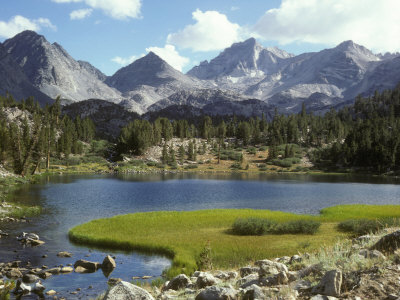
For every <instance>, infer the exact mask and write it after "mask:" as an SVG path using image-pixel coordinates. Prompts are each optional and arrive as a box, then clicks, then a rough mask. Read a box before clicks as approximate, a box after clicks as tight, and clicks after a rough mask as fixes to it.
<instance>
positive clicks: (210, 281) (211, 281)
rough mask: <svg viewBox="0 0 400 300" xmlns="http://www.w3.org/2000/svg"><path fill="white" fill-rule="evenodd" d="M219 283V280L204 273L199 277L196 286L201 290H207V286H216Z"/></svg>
mask: <svg viewBox="0 0 400 300" xmlns="http://www.w3.org/2000/svg"><path fill="white" fill-rule="evenodd" d="M218 282H219V280H218V279H217V278H215V277H214V276H213V275H211V274H210V273H207V272H202V273H201V274H200V275H199V276H198V277H197V281H196V286H197V287H198V288H199V289H202V288H205V287H206V286H211V285H215V284H217V283H218Z"/></svg>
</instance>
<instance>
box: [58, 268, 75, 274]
mask: <svg viewBox="0 0 400 300" xmlns="http://www.w3.org/2000/svg"><path fill="white" fill-rule="evenodd" d="M73 271H74V268H72V267H63V268H61V273H71V272H73Z"/></svg>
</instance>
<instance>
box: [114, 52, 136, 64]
mask: <svg viewBox="0 0 400 300" xmlns="http://www.w3.org/2000/svg"><path fill="white" fill-rule="evenodd" d="M136 58H137V56H136V55H132V56H129V57H121V56H116V57H114V58H112V59H111V61H113V62H115V63H117V64H119V65H120V66H126V65H129V64H130V63H132V62H133V61H134V60H135V59H136Z"/></svg>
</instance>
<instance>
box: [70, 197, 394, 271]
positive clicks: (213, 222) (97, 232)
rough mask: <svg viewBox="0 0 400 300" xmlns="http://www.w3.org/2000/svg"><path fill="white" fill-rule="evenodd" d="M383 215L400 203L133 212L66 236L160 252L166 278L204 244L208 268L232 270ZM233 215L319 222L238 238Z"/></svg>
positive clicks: (194, 262) (302, 248)
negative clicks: (309, 209)
mask: <svg viewBox="0 0 400 300" xmlns="http://www.w3.org/2000/svg"><path fill="white" fill-rule="evenodd" d="M383 217H400V206H396V205H382V206H375V205H340V206H335V207H330V208H326V209H323V210H322V211H321V214H320V215H318V216H310V215H296V214H292V213H285V212H280V211H270V210H252V209H215V210H200V211H185V212H176V211H160V212H147V213H135V214H128V215H120V216H115V217H112V218H106V219H98V220H93V221H90V222H88V223H85V224H82V225H79V226H76V227H74V228H72V229H71V230H70V232H69V236H70V239H71V240H72V241H74V242H76V243H80V244H84V245H91V246H99V247H106V248H113V249H120V250H139V251H144V252H147V253H158V254H164V255H166V256H168V257H169V258H171V260H172V265H171V267H170V268H169V269H168V270H167V271H166V276H167V277H169V278H170V277H172V276H174V275H177V274H180V273H186V274H190V273H192V272H193V271H194V270H196V269H197V268H198V265H200V264H201V262H200V261H199V259H200V253H201V252H202V251H203V250H204V249H205V247H208V245H209V247H210V248H211V253H210V256H211V261H212V264H213V267H214V268H223V269H231V268H235V267H238V266H243V265H246V264H248V263H250V262H253V261H255V260H258V259H264V258H272V257H278V256H283V255H293V254H296V253H298V252H313V251H315V250H318V249H320V248H321V246H330V245H333V244H335V243H336V242H338V241H339V240H341V239H344V238H346V237H349V236H350V233H345V232H342V231H340V230H339V229H338V224H339V222H341V221H344V220H347V219H355V218H360V219H361V218H364V219H376V218H383ZM238 218H265V219H269V220H272V221H274V222H288V221H295V220H314V221H318V222H321V226H320V228H319V230H318V231H317V232H316V233H315V234H313V235H310V234H266V235H256V236H249V235H247V236H240V235H234V234H232V232H231V227H232V224H233V223H234V222H235V220H236V219H238Z"/></svg>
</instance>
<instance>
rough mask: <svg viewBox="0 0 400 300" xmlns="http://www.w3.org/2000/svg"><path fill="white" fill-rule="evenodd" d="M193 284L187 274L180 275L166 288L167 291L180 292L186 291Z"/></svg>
mask: <svg viewBox="0 0 400 300" xmlns="http://www.w3.org/2000/svg"><path fill="white" fill-rule="evenodd" d="M191 283H192V282H191V281H190V279H189V278H188V277H187V276H186V275H185V274H179V275H178V276H175V277H174V278H172V279H171V280H170V281H169V282H168V284H167V285H166V286H165V290H175V291H177V290H180V289H184V288H185V287H186V286H188V285H189V284H191Z"/></svg>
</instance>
